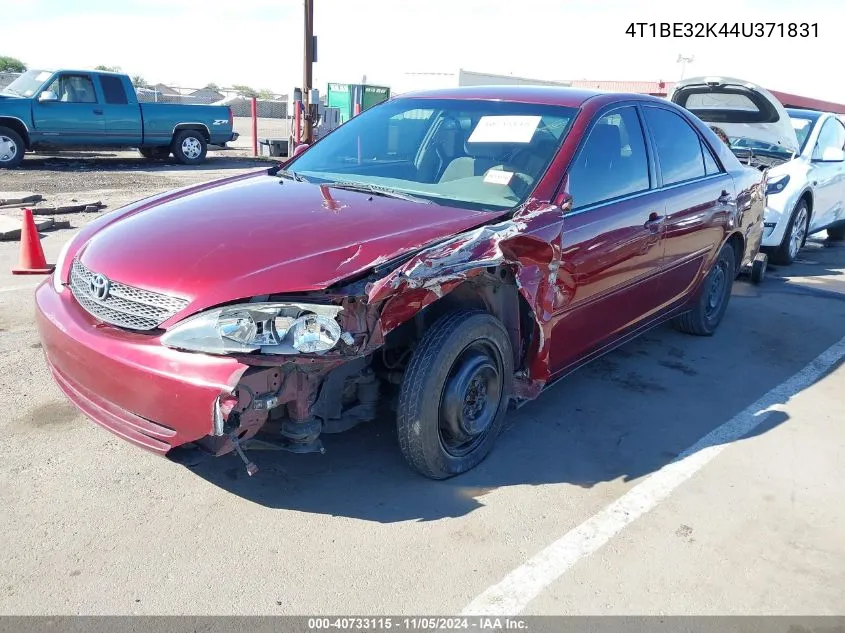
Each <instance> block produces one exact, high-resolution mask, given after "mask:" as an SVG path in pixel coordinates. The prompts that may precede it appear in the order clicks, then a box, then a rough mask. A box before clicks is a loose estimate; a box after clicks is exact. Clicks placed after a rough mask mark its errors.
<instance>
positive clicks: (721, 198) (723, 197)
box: [716, 189, 731, 204]
mask: <svg viewBox="0 0 845 633" xmlns="http://www.w3.org/2000/svg"><path fill="white" fill-rule="evenodd" d="M730 199H731V194H729V193H728V192H727V191H725V190H724V189H723V190H722V195H720V196H719V197H718V198H716V201H717V202H719V203H720V204H727V203H728V202H729V201H730Z"/></svg>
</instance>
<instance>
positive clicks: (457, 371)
mask: <svg viewBox="0 0 845 633" xmlns="http://www.w3.org/2000/svg"><path fill="white" fill-rule="evenodd" d="M512 380H513V353H512V351H511V344H510V339H509V338H508V334H507V331H506V330H505V328H504V326H503V325H502V323H501V322H500V321H499V320H498V319H496V318H495V317H493V316H492V315H490V314H487V313H486V312H454V313H451V314H447V315H445V316H443V317H441V318H440V320H438V321H437V322H436V323H434V325H432V326H431V327H430V328H429V329H428V330H427V331H426V333H425V334H424V335H423V337H422V339H421V340H420V344H419V346H418V347H417V348H416V350H414V353H413V355H412V356H411V360H410V362H409V364H408V369H407V371H406V372H405V377H404V378H403V381H402V387H401V389H400V393H399V406H398V411H397V417H396V425H397V432H398V437H399V447H400V449H401V451H402V455H403V456H404V457H405V459H406V460H407V462H408V464H410V466H411V467H412V468H414V469H415V470H416V471H417V472H419V473H420V474H422V475H425V476H426V477H429V478H431V479H446V478H448V477H452V476H454V475H458V474H460V473H463V472H466V471H468V470H470V469H471V468H474V467H475V466H477V465H478V464H479V463H480V462H481V461H482V460H483V459H484V458H485V457H486V456H487V454H488V453H489V452H490V450H491V449H492V448H493V444H494V443H495V441H496V438H497V437H498V435H499V433H500V432H501V430H502V426H503V425H504V420H505V412H506V410H507V405H508V402H509V400H510V394H511V385H512Z"/></svg>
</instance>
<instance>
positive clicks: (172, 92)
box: [153, 84, 181, 97]
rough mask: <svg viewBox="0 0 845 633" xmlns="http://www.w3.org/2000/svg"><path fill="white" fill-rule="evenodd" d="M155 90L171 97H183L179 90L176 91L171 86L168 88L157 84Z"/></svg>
mask: <svg viewBox="0 0 845 633" xmlns="http://www.w3.org/2000/svg"><path fill="white" fill-rule="evenodd" d="M153 90H155V91H156V92H158V93H159V94H162V95H167V96H169V97H179V96H181V95H180V93H179V91H178V90H174V89H173V88H171V87H170V86H166V85H164V84H156V85H155V86H153Z"/></svg>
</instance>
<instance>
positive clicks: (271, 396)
mask: <svg viewBox="0 0 845 633" xmlns="http://www.w3.org/2000/svg"><path fill="white" fill-rule="evenodd" d="M300 147H302V146H300ZM297 152H301V153H298V155H295V156H294V157H293V158H292V159H291V160H290V161H289V162H287V163H286V164H285V165H283V166H275V167H273V168H271V169H269V170H262V171H260V172H256V173H250V174H247V175H241V176H235V177H231V178H227V179H224V180H220V181H218V182H214V183H207V184H203V185H197V186H193V187H189V188H186V189H182V190H180V191H176V192H171V193H165V194H161V195H157V196H154V197H151V198H148V199H145V200H142V201H140V202H136V203H134V204H131V205H129V206H127V207H125V208H123V209H122V210H118V211H115V212H112V213H110V214H108V215H105V216H102V217H101V218H98V219H97V220H95V221H94V222H92V223H90V224H88V225H86V226H84V227H83V228H82V229H81V230H80V231H79V233H78V234H77V235H76V236H75V238H74V239H73V240H71V241H70V243H69V244H68V245H67V247H66V248H65V249H64V251H63V252H62V253H61V255H60V257H59V259H58V262H57V264H56V270H55V274H54V275H53V277H52V278H51V280H50V281H47V282H45V283H43V284H42V285H41V286H40V287H39V288H38V289H37V292H36V302H37V322H38V328H39V330H40V336H41V340H42V342H43V349H44V351H45V354H46V358H47V361H48V363H49V366H50V369H51V370H52V374H53V376H54V378H55V380H56V381H57V383H58V385H59V386H60V387H61V389H62V390H63V391H64V392H65V394H67V396H68V397H69V398H70V399H71V400H72V401H73V402H74V403H75V404H76V405H77V406H78V407H79V408H80V409H81V410H82V411H84V412H85V413H86V414H87V415H88V416H90V417H91V418H92V419H93V420H94V421H95V422H97V423H99V424H101V425H103V426H104V427H106V428H108V429H110V430H111V431H113V432H114V433H117V434H118V435H120V436H122V437H123V438H125V439H127V440H129V441H130V442H134V443H135V444H138V445H140V446H142V447H144V448H147V449H150V450H152V451H155V452H158V453H167V452H169V451H171V450H172V449H173V447H177V446H180V445H193V446H200V447H202V448H204V449H206V450H208V451H210V452H211V453H213V454H215V455H221V454H225V453H228V452H231V451H237V452H238V454H239V455H241V457H242V458H243V459H244V461H246V458H245V457H244V453H243V452H242V451H241V450H240V448H241V445H242V443H244V442H248V440H250V438H256V437H257V438H260V439H263V440H264V441H266V442H271V443H272V444H273V445H275V446H276V447H279V448H285V449H288V450H291V451H295V452H304V451H316V450H321V448H322V444H321V441H320V436H321V434H323V433H335V432H339V431H343V430H345V429H348V428H350V427H352V426H354V425H355V424H358V423H359V422H362V421H368V420H373V419H374V418H375V417H376V414H377V410H378V404H379V403H380V402H381V403H385V404H390V405H392V407H393V408H395V410H396V425H397V429H398V438H399V447H400V449H401V451H402V454H403V455H404V456H405V458H406V459H407V461H408V463H409V464H410V465H411V466H412V467H413V468H414V469H416V470H417V471H419V472H420V473H421V474H423V475H425V476H428V477H431V478H446V477H450V476H453V475H456V474H458V473H461V472H464V471H466V470H468V469H470V468H472V467H474V466H475V465H477V464H478V463H479V462H480V461H481V460H482V459H484V457H485V456H486V455H487V454H488V452H489V451H490V450H491V447H492V446H493V443H494V442H495V440H496V437H497V435H498V434H499V432H500V431H501V429H502V426H503V424H504V417H505V411H506V409H507V407H508V404H509V402H514V403H516V404H520V403H523V402H525V401H527V400H530V399H532V398H534V397H536V396H538V395H539V394H540V392H541V391H542V390H543V388H544V387H546V386H548V385H550V384H552V383H553V382H554V381H556V380H559V379H561V378H563V377H564V376H566V375H567V374H569V373H570V372H572V371H573V370H575V369H576V368H578V367H579V366H581V365H583V364H584V363H586V362H588V361H590V360H592V359H594V358H596V357H598V356H601V355H603V354H605V353H606V352H608V351H610V350H612V349H613V348H615V347H616V346H618V345H621V344H622V343H624V342H626V341H628V340H630V339H631V338H633V337H635V336H637V335H639V334H641V333H642V332H644V331H646V330H647V329H649V328H651V327H653V326H655V325H657V324H659V323H662V322H664V321H667V320H672V321H673V322H674V324H675V325H676V327H677V328H679V329H680V330H682V331H684V332H688V333H691V334H695V335H704V336H707V335H711V334H713V333H714V332H715V330H716V328H717V327H718V325H719V323H720V322H721V321H722V318H723V315H724V314H725V310H726V308H727V305H728V300H729V297H730V294H731V287H732V283H733V280H734V277H735V271H736V270H737V267H738V266H740V265H742V264H748V263H749V262H750V260H751V258H752V257H753V255H754V253H755V252H756V248H757V245H758V244H759V241H760V236H761V235H762V230H763V229H762V219H763V206H764V205H763V186H764V185H763V175H762V174H761V173H760V172H759V171H757V170H753V169H749V168H747V167H745V166H743V165H742V164H740V162H739V161H738V160H737V158H736V157H735V156H734V155H733V154H732V153H731V151H730V149H729V148H728V147H727V146H726V145H724V144H723V143H722V142H721V141H719V140H718V138H717V137H716V136H715V134H714V133H713V132H712V131H711V130H710V129H709V128H708V127H707V126H706V125H704V124H703V123H702V122H701V121H700V120H698V119H697V118H696V117H694V116H693V115H692V114H690V113H689V112H688V111H686V110H684V109H682V108H680V107H678V106H676V105H674V104H672V103H669V102H667V101H665V100H661V99H658V98H655V97H649V96H644V95H627V94H605V93H598V92H595V91H583V90H574V89H565V88H555V87H542V88H541V87H526V86H509V87H476V88H458V89H452V90H441V91H432V92H423V93H416V94H408V95H402V96H399V97H396V98H393V99H391V100H389V101H387V102H384V103H382V104H380V105H378V106H375V107H373V108H372V109H370V110H367V111H365V112H364V113H362V114H360V115H359V116H357V117H355V118H353V119H351V120H350V121H348V122H347V123H345V124H344V125H342V126H340V127H339V128H337V129H336V130H334V131H332V132H330V133H329V134H328V135H326V136H325V137H324V138H322V139H320V140H319V141H318V142H316V143H315V144H313V145H312V146H310V147H308V148H306V149H305V150H304V151H302V150H301V149H300V148H298V149H297ZM655 406H658V403H655ZM259 432H260V433H259ZM247 466H248V468H247V470H248V472H250V473H252V472H253V471H254V466H253V465H252V464H251V463H248V465H247Z"/></svg>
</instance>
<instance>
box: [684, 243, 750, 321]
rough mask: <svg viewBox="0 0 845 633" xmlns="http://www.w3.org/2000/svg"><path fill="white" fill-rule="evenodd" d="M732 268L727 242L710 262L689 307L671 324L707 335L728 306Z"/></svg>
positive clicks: (733, 264)
mask: <svg viewBox="0 0 845 633" xmlns="http://www.w3.org/2000/svg"><path fill="white" fill-rule="evenodd" d="M735 270H736V253H735V252H734V249H733V247H732V246H731V245H730V244H725V245H724V246H722V250H720V251H719V255H718V256H717V257H716V261H715V262H713V266H712V267H711V268H710V272H709V273H708V274H707V278H706V279H705V280H704V283H703V284H702V287H701V292H700V294H699V296H698V298H697V299H696V302H695V304H694V306H693V308H692V310H690V311H689V312H687V313H685V314H682V315H681V316H679V317H678V318H677V319H675V321H674V325H675V327H676V328H677V329H678V330H680V331H681V332H686V333H687V334H695V335H697V336H711V335H712V334H713V333H715V332H716V328H717V327H719V323H721V322H722V317H723V316H724V315H725V310H727V308H728V301H729V300H730V298H731V289H732V288H733V282H734V279H735V278H736V273H735Z"/></svg>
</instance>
